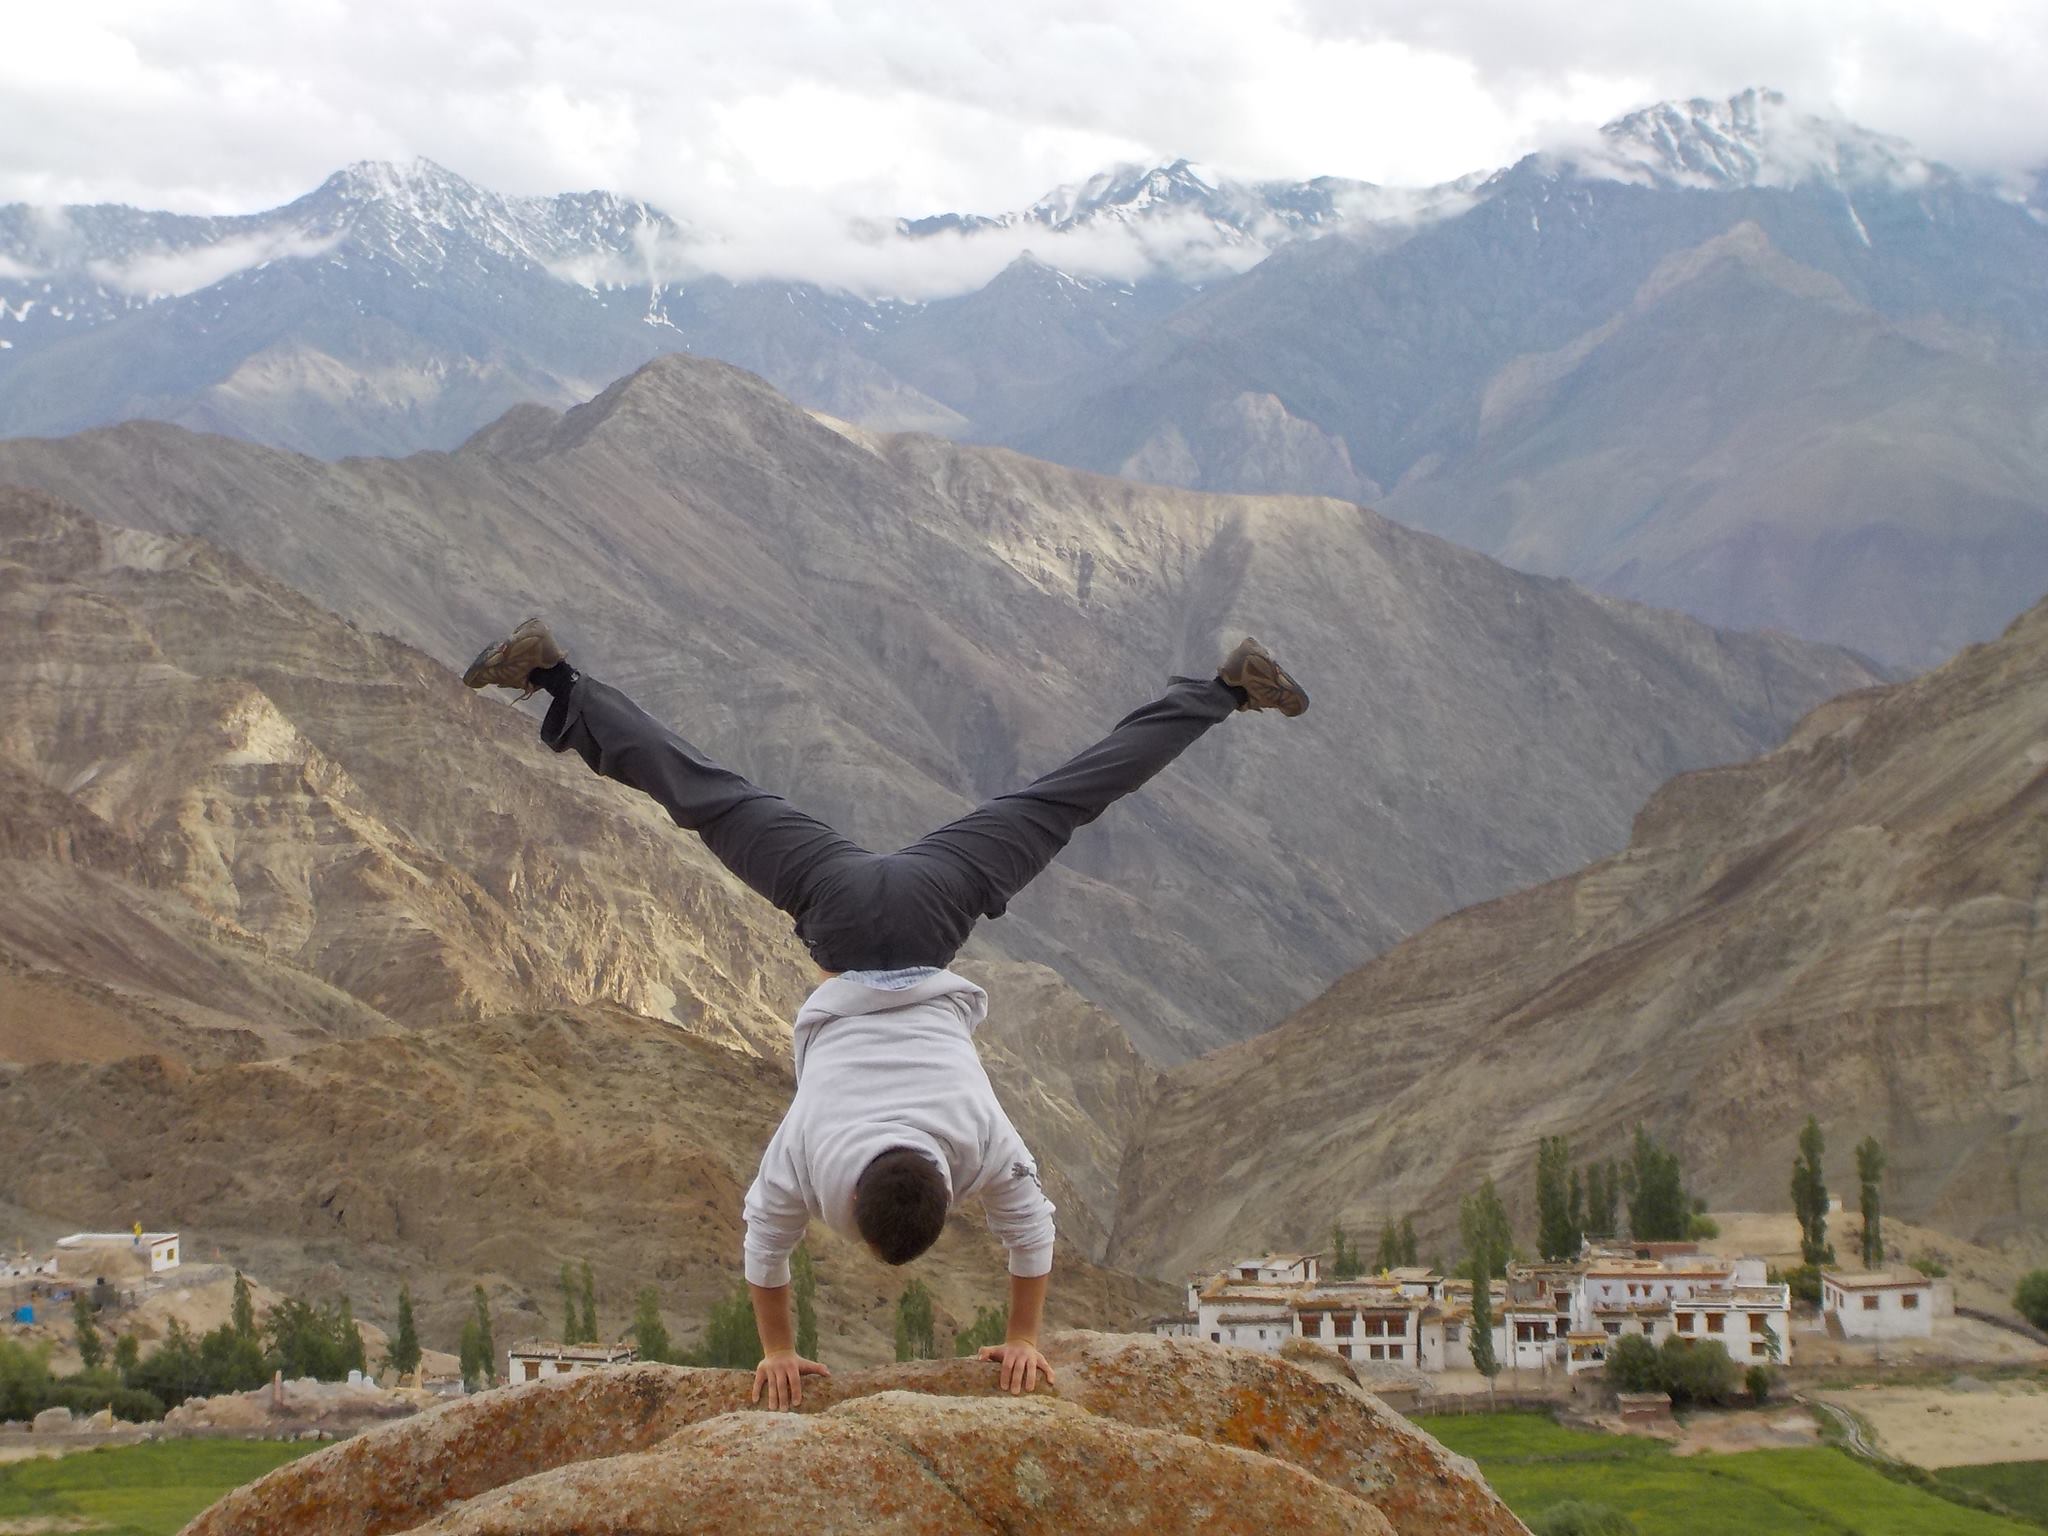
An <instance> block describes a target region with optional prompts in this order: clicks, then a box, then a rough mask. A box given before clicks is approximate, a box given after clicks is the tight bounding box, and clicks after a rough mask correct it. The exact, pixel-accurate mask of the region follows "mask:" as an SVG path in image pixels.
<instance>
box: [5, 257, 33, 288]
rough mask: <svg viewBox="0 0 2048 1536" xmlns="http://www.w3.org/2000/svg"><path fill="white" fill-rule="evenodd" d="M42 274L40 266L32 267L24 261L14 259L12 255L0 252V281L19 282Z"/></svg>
mask: <svg viewBox="0 0 2048 1536" xmlns="http://www.w3.org/2000/svg"><path fill="white" fill-rule="evenodd" d="M42 275H43V273H42V269H41V268H40V267H32V266H30V265H29V264H28V263H27V262H25V261H16V260H15V259H14V258H13V257H12V256H8V255H6V254H4V253H0V283H21V282H26V281H28V279H30V278H32V277H41V276H42Z"/></svg>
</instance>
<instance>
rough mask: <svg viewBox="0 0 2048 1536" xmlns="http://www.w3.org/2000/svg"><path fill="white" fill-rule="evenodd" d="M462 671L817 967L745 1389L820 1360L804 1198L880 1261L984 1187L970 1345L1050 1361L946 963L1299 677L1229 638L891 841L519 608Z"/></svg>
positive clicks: (763, 1239)
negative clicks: (1189, 757) (604, 673)
mask: <svg viewBox="0 0 2048 1536" xmlns="http://www.w3.org/2000/svg"><path fill="white" fill-rule="evenodd" d="M462 680H463V681H464V682H465V683H467V684H468V685H469V686H470V687H472V688H485V687H491V686H499V687H510V688H520V689H523V690H524V692H523V693H522V694H521V697H522V698H524V697H526V696H527V695H529V694H532V693H534V692H536V691H539V690H545V691H546V692H547V693H548V694H549V695H550V697H551V698H552V700H553V703H552V704H550V706H549V708H548V712H547V718H546V720H545V721H543V723H542V725H541V740H542V741H544V742H546V743H547V744H548V745H549V746H550V747H552V748H554V750H555V751H557V752H569V751H573V752H575V753H576V754H577V755H578V756H579V757H581V758H582V759H583V760H584V762H586V763H588V764H589V765H590V766H591V767H592V768H593V769H595V770H596V771H597V772H598V773H601V774H603V775H604V776H605V777H607V778H611V779H617V780H618V781H619V782H620V783H622V784H628V785H631V786H632V787H633V788H634V789H637V790H640V791H642V792H643V793H645V794H647V795H651V796H652V797H653V798H654V799H655V800H656V801H657V802H658V803H659V804H660V805H661V807H662V808H663V809H664V810H666V811H667V812H668V813H669V815H670V816H671V817H673V818H674V819H675V823H676V825H677V826H680V827H686V828H688V829H690V830H691V831H694V832H696V833H697V834H698V835H699V836H700V837H702V838H703V839H704V842H705V844H706V846H708V847H709V848H710V849H711V851H712V852H713V853H714V854H716V855H717V856H718V858H719V860H720V861H721V862H722V863H723V864H724V865H725V867H726V868H727V869H729V870H731V871H732V872H733V873H734V874H735V875H737V876H739V878H740V879H741V880H742V881H744V882H745V883H746V884H747V885H748V886H750V887H751V888H752V889H753V890H755V891H757V892H758V893H759V894H761V895H762V896H765V897H767V898H768V900H770V901H772V902H774V903H775V905H776V906H778V907H780V908H781V909H782V910H783V911H784V912H786V913H788V914H789V915H790V916H791V917H792V918H794V919H795V920H796V933H797V937H798V938H800V939H801V940H803V942H804V944H805V946H806V947H807V948H808V949H809V950H810V952H811V958H812V959H813V960H815V961H816V962H817V964H818V968H819V970H820V971H822V972H823V973H824V977H825V979H824V981H823V983H822V984H821V985H820V986H819V987H818V989H817V990H816V991H814V992H813V993H812V994H811V995H810V997H809V998H807V999H806V1000H805V1002H804V1004H803V1006H802V1008H800V1009H799V1010H798V1012H797V1016H796V1032H795V1040H794V1053H795V1067H796V1096H795V1098H794V1099H793V1100H792V1101H791V1103H790V1106H789V1109H788V1112H787V1113H786V1114H785V1115H784V1116H783V1119H782V1124H781V1125H780V1126H779V1127H778V1128H777V1129H776V1132H775V1135H774V1137H773V1139H772V1140H770V1141H769V1143H768V1149H767V1151H766V1152H765V1153H763V1154H762V1157H761V1169H760V1173H759V1174H758V1176H756V1178H755V1180H754V1183H753V1187H752V1188H751V1189H749V1190H748V1191H747V1198H746V1208H745V1215H746V1225H747V1238H746V1271H747V1287H748V1291H749V1293H750V1295H751V1296H752V1298H753V1303H754V1318H755V1322H756V1324H757V1326H758V1327H759V1330H760V1334H761V1346H762V1350H763V1359H762V1361H761V1364H760V1366H759V1368H758V1369H757V1370H756V1371H755V1374H754V1400H755V1401H756V1402H758V1401H760V1399H761V1395H762V1393H763V1391H764V1389H765V1391H766V1393H767V1396H768V1403H769V1406H770V1407H771V1408H777V1409H780V1408H783V1407H793V1406H795V1405H796V1404H797V1403H799V1402H800V1401H802V1397H803V1378H804V1377H805V1376H807V1375H827V1374H829V1372H827V1371H826V1369H825V1367H824V1366H822V1365H819V1364H817V1363H816V1362H814V1361H810V1360H803V1359H800V1358H799V1357H798V1356H797V1353H796V1348H795V1344H794V1338H795V1330H794V1329H793V1327H792V1326H791V1323H790V1307H789V1257H790V1254H791V1253H793V1252H794V1251H795V1249H796V1246H797V1244H798V1243H800V1242H802V1241H803V1236H804V1229H805V1227H806V1225H807V1224H808V1223H809V1221H810V1218H811V1217H813V1216H816V1217H820V1218H822V1219H823V1220H824V1221H825V1222H826V1224H827V1225H829V1226H830V1227H831V1228H832V1229H833V1230H834V1231H836V1232H839V1233H842V1234H844V1235H845V1236H848V1237H858V1238H859V1239H860V1240H861V1241H862V1242H864V1243H866V1244H867V1246H868V1247H869V1249H870V1250H872V1251H873V1252H874V1254H875V1255H876V1256H877V1257H878V1258H880V1259H882V1260H883V1261H884V1262H885V1263H888V1264H907V1263H908V1262H909V1261H910V1260H912V1259H914V1258H916V1257H917V1256H918V1255H919V1254H921V1253H923V1252H924V1251H925V1250H926V1249H927V1248H929V1247H931V1245H932V1244H933V1243H935V1242H936V1241H938V1237H939V1232H940V1230H941V1229H942V1228H943V1227H944V1225H945V1220H946V1212H947V1211H948V1210H949V1209H950V1208H951V1207H952V1206H953V1204H954V1203H955V1202H957V1201H961V1200H965V1199H968V1198H970V1197H972V1196H979V1197H980V1199H981V1202H982V1206H983V1208H984V1210H985V1211H986V1213H987V1216H988V1224H989V1228H990V1230H991V1231H993V1232H994V1233H995V1235H996V1236H997V1237H998V1238H999V1239H1000V1240H1001V1241H1002V1242H1003V1244H1004V1246H1005V1247H1006V1248H1008V1250H1009V1255H1010V1266H1009V1267H1010V1316H1009V1329H1008V1337H1007V1338H1006V1340H1005V1342H1004V1343H1002V1344H999V1345H992V1346H990V1347H989V1348H987V1349H984V1350H983V1351H982V1352H981V1358H983V1359H984V1360H994V1361H997V1362H998V1363H999V1364H1000V1365H1001V1367H1002V1385H1003V1387H1004V1389H1005V1390H1006V1391H1012V1392H1027V1391H1030V1390H1031V1389H1032V1388H1033V1387H1035V1386H1036V1385H1037V1383H1038V1379H1039V1377H1040V1376H1041V1375H1042V1376H1044V1377H1045V1379H1046V1380H1048V1381H1049V1380H1051V1379H1052V1369H1051V1367H1050V1366H1048V1365H1047V1364H1046V1362H1045V1357H1044V1356H1043V1355H1042V1354H1040V1353H1039V1350H1038V1331H1039V1324H1040V1320H1041V1318H1042V1317H1043V1315H1044V1310H1045V1292H1046V1285H1047V1282H1048V1279H1049V1277H1050V1275H1051V1272H1052V1247H1053V1223H1052V1216H1053V1207H1052V1202H1050V1201H1049V1200H1047V1199H1046V1198H1045V1192H1044V1191H1043V1190H1042V1189H1041V1188H1040V1187H1039V1182H1038V1169H1037V1166H1036V1164H1035V1163H1034V1162H1033V1161H1032V1157H1031V1153H1030V1151H1029V1150H1028V1149H1027V1148H1026V1147H1025V1145H1024V1142H1023V1139H1022V1138H1021V1137H1020V1136H1018V1134H1017V1132H1016V1129H1015V1128H1014V1127H1013V1126H1012V1125H1011V1124H1010V1119H1009V1116H1007V1115H1005V1114H1004V1113H1003V1109H1002V1106H1001V1105H1000V1104H998V1103H997V1102H996V1097H995V1092H994V1090H993V1088H991V1087H990V1085H989V1080H988V1074H987V1073H986V1072H985V1071H983V1070H982V1066H981V1062H980V1060H979V1058H978V1057H976V1055H975V1053H974V1041H973V1034H974V1030H975V1028H976V1027H977V1026H978V1025H979V1024H980V1023H981V1021H982V1020H983V1019H984V1018H985V1017H987V1014H988V995H987V994H986V993H984V992H983V991H982V990H981V988H980V987H977V986H976V985H975V984H974V983H973V982H971V981H968V980H966V979H965V978H964V977H961V976H956V975H955V974H953V972H951V971H950V970H947V969H945V967H946V966H947V964H948V963H949V962H950V961H951V960H952V959H953V957H954V955H956V954H957V953H958V952H959V950H960V946H961V945H962V944H964V943H966V942H967V935H968V934H969V933H970V932H971V931H972V930H973V928H974V925H975V924H976V923H977V922H979V921H980V920H981V919H982V918H984V917H1000V916H1002V914H1003V910H1004V908H1005V907H1006V906H1007V905H1008V904H1009V902H1010V900H1011V898H1012V897H1014V896H1015V895H1016V894H1017V892H1019V891H1020V890H1022V889H1023V888H1024V887H1025V886H1026V885H1027V884H1029V883H1030V882H1031V880H1032V879H1033V878H1034V877H1035V876H1036V875H1038V873H1039V872H1040V871H1041V870H1043V869H1044V868H1045V866H1046V865H1047V864H1049V863H1051V862H1052V859H1053V856H1054V855H1055V854H1057V853H1058V852H1059V851H1060V849H1062V848H1064V847H1065V846H1066V845H1067V841H1068V839H1070V838H1071V837H1073V835H1074V833H1075V832H1076V831H1077V830H1078V829H1079V828H1081V827H1083V826H1085V825H1087V823H1089V822H1091V821H1093V820H1094V819H1095V818H1096V817H1097V816H1099V815H1101V814H1102V812H1103V811H1104V810H1105V809H1107V808H1108V806H1109V805H1110V804H1111V802H1113V801H1115V800H1117V799H1119V798H1120V797H1122V796H1124V795H1127V794H1129V793H1130V792H1131V791H1132V790H1134V789H1136V788H1138V786H1139V785H1141V784H1143V783H1144V782H1145V781H1146V780H1147V779H1149V778H1151V777H1152V776H1153V775H1154V774H1155V773H1157V772H1159V770H1160V769H1162V768H1164V767H1165V766H1166V765H1167V764H1168V763H1170V762H1172V761H1173V759H1174V758H1176V757H1178V756H1179V755H1180V753H1181V752H1182V750H1183V749H1184V748H1186V747H1187V746H1188V744H1189V743H1190V742H1192V741H1194V740H1195V738H1196V737H1198V736H1200V735H1201V734H1202V733H1203V732H1204V731H1206V730H1208V729H1209V727H1211V726H1212V725H1215V724H1216V723H1217V722H1218V721H1220V720H1222V719H1223V718H1224V717H1225V716H1226V715H1229V714H1231V713H1232V712H1234V711H1236V710H1243V709H1277V710H1279V711H1280V712H1281V713H1282V714H1284V715H1298V714H1300V713H1301V712H1302V711H1303V710H1304V709H1306V708H1307V707H1308V695H1307V694H1306V693H1304V692H1303V691H1302V689H1301V687H1300V686H1299V685H1298V684H1297V683H1296V682H1295V681H1294V679H1293V678H1291V677H1289V676H1288V675H1287V673H1286V672H1285V671H1284V670H1283V669H1282V668H1281V667H1280V665H1279V664H1278V663H1277V662H1275V661H1274V660H1273V658H1272V657H1271V656H1270V655H1269V654H1268V653H1267V652H1266V650H1265V648H1264V647H1263V646H1261V645H1260V644H1259V643H1258V642H1257V641H1255V640H1250V639H1247V640H1245V641H1243V642H1241V643H1240V644H1239V645H1238V647H1237V648H1236V649H1235V650H1234V651H1232V652H1231V653H1230V655H1229V656H1228V657H1227V658H1225V660H1224V661H1223V664H1222V665H1221V666H1220V667H1218V668H1217V670H1216V673H1215V675H1214V676H1213V677H1208V678H1199V679H1198V678H1186V677H1177V678H1174V679H1172V680H1171V681H1170V682H1169V683H1168V684H1167V687H1166V691H1165V692H1164V693H1163V694H1161V695H1160V696H1159V697H1158V698H1156V699H1154V700H1153V701H1152V702H1151V703H1149V704H1147V705H1145V706H1143V707H1142V708H1140V709H1138V710H1135V711H1134V712H1132V713H1131V714H1129V715H1127V716H1125V717H1124V719H1123V720H1121V721H1120V722H1118V724H1117V726H1116V727H1115V729H1113V730H1112V731H1111V732H1110V733H1109V734H1108V735H1107V736H1105V737H1104V738H1103V739H1102V740H1101V741H1098V742H1097V743H1096V744H1095V745H1094V746H1092V747H1089V748H1088V749H1087V750H1086V751H1084V752H1082V753H1081V754H1080V755H1079V756H1077V757H1075V758H1073V759H1072V760H1071V761H1069V762H1067V763H1066V764H1064V765H1063V766H1061V767H1059V768H1055V769H1054V770H1053V771H1052V772H1051V773H1048V774H1046V775H1045V776H1044V777H1043V778H1041V779H1038V780H1036V781H1034V782H1033V783H1031V784H1030V785H1028V786H1027V787H1025V788H1023V789H1020V790H1017V791H1015V792H1013V793H1011V794H1007V795H998V796H997V797H996V798H995V799H993V800H991V801H989V802H988V803H987V804H985V805H982V806H980V807H978V808H976V809H975V810H972V811H969V812H968V813H967V814H966V815H965V816H962V817H961V818H960V819H959V820H957V821H953V822H949V823H947V824H946V825H945V826H943V827H940V828H939V829H938V830H937V831H936V832H931V833H928V834H926V835H925V836H924V837H922V838H920V839H918V841H916V842H914V843H912V844H911V845H910V846H909V847H907V848H899V849H898V850H896V851H895V852H894V853H870V852H868V851H867V850H866V849H865V848H861V847H858V846H856V845H855V844H853V843H852V842H849V841H848V840H847V839H846V838H844V837H841V836H840V835H839V834H838V833H837V832H834V831H833V830H832V829H831V828H830V827H828V826H826V825H825V824H824V823H823V822H820V821H817V820H815V819H814V818H812V817H810V816H806V815H805V814H804V813H803V812H802V811H799V810H797V809H796V808H795V807H794V806H792V805H791V804H790V803H789V802H788V801H787V800H784V799H783V798H782V797H781V796H780V795H774V794H770V793H769V792H768V791H766V790H764V789H757V788H756V787H755V786H754V785H752V784H750V783H748V782H747V781H746V780H745V779H743V778H741V777H740V775H738V774H736V773H734V772H732V771H731V770H730V769H727V768H721V767H719V766H718V765H717V764H716V763H714V762H712V761H711V760H710V759H709V758H707V757H705V756H704V755H703V754H702V753H700V752H699V751H698V750H697V749H696V748H695V747H693V746H691V745H690V743H688V742H687V741H685V740H683V738H682V737H680V736H678V735H677V734H676V733H675V732H674V731H671V730H669V729H668V728H667V727H665V726H663V725H661V724H659V723H658V722H656V721H655V720H653V719H651V718H649V717H648V716H647V715H646V714H645V713H643V712H642V711H641V710H640V709H639V707H638V706H637V705H635V704H634V703H633V702H632V700H630V699H628V698H627V697H626V696H625V695H624V694H622V693H620V692H619V691H618V690H617V689H615V688H609V687H607V686H605V685H604V684H603V683H600V682H598V681H597V680H596V679H594V678H590V677H586V676H584V675H583V674H582V673H580V672H578V671H577V670H576V669H575V668H574V667H573V666H571V665H570V664H569V662H568V660H567V659H566V658H565V657H564V655H563V654H562V649H561V647H560V646H559V645H557V644H556V643H555V639H554V637H553V636H552V635H551V634H549V633H548V629H547V626H546V625H545V624H543V623H541V622H540V621H539V620H538V619H528V620H527V621H526V622H525V623H524V624H521V625H520V626H519V628H518V629H516V630H514V631H513V632H512V634H511V635H510V637H508V638H507V639H504V640H501V641H499V642H497V643H496V644H494V645H490V646H486V647H485V648H484V651H483V653H482V654H481V655H479V656H478V657H477V659H476V660H475V661H474V662H473V663H471V665H470V668H469V670H468V671H467V672H466V673H464V674H463V679H462Z"/></svg>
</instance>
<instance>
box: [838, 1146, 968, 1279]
mask: <svg viewBox="0 0 2048 1536" xmlns="http://www.w3.org/2000/svg"><path fill="white" fill-rule="evenodd" d="M948 1204H949V1201H948V1199H947V1196H946V1178H945V1175H944V1174H942V1173H940V1172H939V1166H938V1164H937V1163H934V1162H933V1161H932V1160H931V1159H930V1158H928V1157H926V1156H925V1155H924V1154H923V1153H922V1152H918V1151H915V1150H914V1149H912V1148H910V1147H891V1148H890V1149H889V1150H888V1151H886V1152H884V1153H883V1154H882V1155H881V1156H880V1157H877V1158H876V1159H875V1160H874V1161H873V1162H871V1163H869V1164H868V1165H867V1167H865V1168H863V1169H862V1170H861V1175H860V1178H859V1180H858V1181H856V1182H855V1184H854V1186H853V1220H854V1225H855V1226H857V1227H859V1228H860V1235H861V1236H862V1237H863V1238H864V1239H866V1241H867V1245H868V1247H870V1248H872V1249H873V1250H874V1251H875V1257H877V1258H879V1259H880V1260H881V1261H882V1262H883V1263H885V1264H908V1263H909V1262H910V1261H911V1260H912V1259H914V1258H916V1257H917V1256H918V1255H919V1254H921V1253H923V1252H924V1251H925V1250H926V1249H927V1248H929V1247H931V1245H932V1244H933V1243H936V1242H937V1241H938V1240H939V1233H940V1232H941V1231H943V1230H944V1229H945V1225H946V1207H947V1205H948Z"/></svg>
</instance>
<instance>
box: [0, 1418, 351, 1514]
mask: <svg viewBox="0 0 2048 1536" xmlns="http://www.w3.org/2000/svg"><path fill="white" fill-rule="evenodd" d="M318 1449H319V1446H318V1445H316V1444H307V1443H285V1442H281V1441H276V1440H166V1441H158V1442H156V1443H155V1444H151V1445H124V1446H110V1447H107V1448H104V1449H101V1450H95V1451H86V1452H83V1453H81V1454H79V1455H75V1456H64V1457H61V1458H52V1457H36V1458H33V1459H29V1460H22V1461H16V1462H13V1463H11V1464H8V1465H5V1466H0V1533H4V1536H17V1533H18V1536H30V1533H36V1536H41V1533H43V1532H53V1531H63V1532H66V1533H77V1536H173V1533H174V1532H176V1531H178V1530H180V1529H182V1528H183V1527H184V1525H185V1524H186V1522H187V1521H189V1520H191V1519H192V1517H193V1516H194V1515H196V1514H198V1513H199V1512H200V1511H201V1510H202V1509H205V1508H206V1507H207V1506H208V1505H209V1504H211V1503H213V1502H214V1500H216V1499H218V1498H219V1497H220V1496H221V1495H222V1494H224V1493H226V1492H227V1491H228V1490H229V1489H230V1488H238V1487H240V1486H241V1485H242V1484H243V1483H246V1482H248V1481H250V1480H251V1479H253V1478H258V1477H261V1476H262V1475H263V1474H264V1473H266V1472H268V1471H270V1470H271V1469H272V1468H273V1467H280V1466H283V1465H284V1464H285V1463H286V1462H288V1461H292V1460H295V1459H296V1458H298V1457H300V1456H303V1455H305V1454H306V1453H307V1452H308V1451H314V1450H318Z"/></svg>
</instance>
